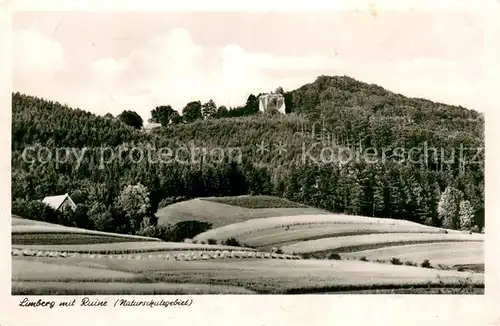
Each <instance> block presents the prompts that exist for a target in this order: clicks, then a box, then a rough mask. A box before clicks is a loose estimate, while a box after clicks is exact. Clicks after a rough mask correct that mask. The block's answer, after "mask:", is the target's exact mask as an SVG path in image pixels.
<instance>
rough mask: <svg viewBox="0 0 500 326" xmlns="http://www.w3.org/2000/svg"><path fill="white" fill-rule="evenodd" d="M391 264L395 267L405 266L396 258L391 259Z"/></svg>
mask: <svg viewBox="0 0 500 326" xmlns="http://www.w3.org/2000/svg"><path fill="white" fill-rule="evenodd" d="M391 264H393V265H403V263H402V262H401V260H400V259H399V258H396V257H392V258H391Z"/></svg>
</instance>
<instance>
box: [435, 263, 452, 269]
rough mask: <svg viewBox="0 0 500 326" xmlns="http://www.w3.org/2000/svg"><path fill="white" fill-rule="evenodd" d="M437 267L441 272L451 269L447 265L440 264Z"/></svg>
mask: <svg viewBox="0 0 500 326" xmlns="http://www.w3.org/2000/svg"><path fill="white" fill-rule="evenodd" d="M437 267H438V268H439V269H441V270H449V269H450V268H449V267H448V266H446V265H443V264H438V265H437Z"/></svg>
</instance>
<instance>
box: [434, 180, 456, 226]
mask: <svg viewBox="0 0 500 326" xmlns="http://www.w3.org/2000/svg"><path fill="white" fill-rule="evenodd" d="M461 198H462V192H461V191H459V190H457V189H455V188H453V187H446V189H445V190H444V191H443V193H442V194H441V198H440V200H439V203H438V216H439V219H440V220H441V223H442V226H443V227H444V228H448V229H458V227H459V223H460V221H459V218H458V213H459V207H460V200H461Z"/></svg>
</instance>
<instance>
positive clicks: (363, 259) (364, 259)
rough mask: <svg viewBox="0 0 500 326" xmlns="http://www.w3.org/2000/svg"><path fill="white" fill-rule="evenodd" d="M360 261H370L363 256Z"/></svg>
mask: <svg viewBox="0 0 500 326" xmlns="http://www.w3.org/2000/svg"><path fill="white" fill-rule="evenodd" d="M359 260H361V261H368V259H367V258H366V256H363V257H361V258H359Z"/></svg>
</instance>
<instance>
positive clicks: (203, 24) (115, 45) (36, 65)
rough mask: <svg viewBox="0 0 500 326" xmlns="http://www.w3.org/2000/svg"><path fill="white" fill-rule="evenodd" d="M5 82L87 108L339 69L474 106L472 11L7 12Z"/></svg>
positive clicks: (265, 86)
mask: <svg viewBox="0 0 500 326" xmlns="http://www.w3.org/2000/svg"><path fill="white" fill-rule="evenodd" d="M12 22H13V31H12V33H13V34H12V35H13V36H12V42H13V43H12V78H13V79H12V88H13V91H20V92H23V93H27V94H30V95H35V96H41V97H44V98H48V99H51V100H55V101H59V102H61V103H65V104H68V105H70V106H72V107H79V108H81V109H84V110H88V111H91V112H94V113H97V114H101V115H104V114H106V113H111V114H113V115H117V114H119V113H120V112H122V111H123V110H134V111H136V112H137V113H139V114H140V115H141V116H142V117H143V119H145V120H147V119H148V118H149V117H150V111H151V110H152V109H154V108H155V107H156V106H159V105H171V106H172V107H173V108H174V109H176V110H179V111H181V110H182V108H183V107H184V106H185V104H186V103H188V102H189V101H193V100H200V101H201V102H202V103H203V102H206V101H208V100H209V99H213V100H214V101H215V103H216V104H217V105H226V106H237V105H243V104H244V103H245V101H246V98H247V97H248V95H249V94H251V93H253V94H258V93H261V92H267V91H270V90H273V89H275V88H276V87H278V86H282V87H283V88H284V89H285V91H289V90H293V89H296V88H298V87H300V86H302V85H303V84H306V83H311V82H313V81H314V80H315V79H316V78H317V77H318V76H319V75H348V76H351V77H353V78H355V79H358V80H361V81H364V82H368V83H376V84H378V85H380V86H382V87H384V88H387V89H389V90H391V91H394V92H397V93H401V94H404V95H406V96H411V97H423V98H428V99H431V100H434V101H438V102H443V103H447V104H454V105H462V106H464V107H467V108H470V109H474V110H477V111H482V112H485V111H487V110H488V103H486V100H485V98H486V90H485V88H484V79H485V78H486V76H487V73H488V70H487V69H486V64H485V56H487V53H486V47H485V26H484V21H483V20H482V16H481V14H480V12H478V11H436V10H434V11H417V10H407V11H378V10H377V9H376V8H368V10H357V11H343V12H340V11H336V12H335V11H330V12H326V11H315V12H314V11H310V12H249V11H248V12H201V11H199V12H170V13H169V12H161V13H155V12H143V13H138V12H121V13H120V12H77V11H75V12H47V11H43V12H15V13H14V14H13V18H12Z"/></svg>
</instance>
